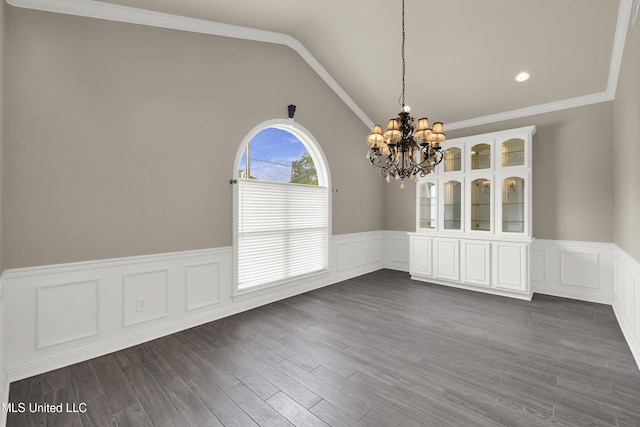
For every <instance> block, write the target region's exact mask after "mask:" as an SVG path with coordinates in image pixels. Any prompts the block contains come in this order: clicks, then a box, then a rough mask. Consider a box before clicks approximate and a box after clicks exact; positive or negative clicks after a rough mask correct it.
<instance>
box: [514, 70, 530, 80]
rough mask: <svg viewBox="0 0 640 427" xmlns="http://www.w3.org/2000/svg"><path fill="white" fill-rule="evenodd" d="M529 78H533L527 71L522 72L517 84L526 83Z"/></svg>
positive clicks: (517, 77)
mask: <svg viewBox="0 0 640 427" xmlns="http://www.w3.org/2000/svg"><path fill="white" fill-rule="evenodd" d="M529 77H531V76H530V75H529V73H527V72H526V71H523V72H521V73H520V74H518V75H517V76H516V81H517V82H524V81H527V80H529Z"/></svg>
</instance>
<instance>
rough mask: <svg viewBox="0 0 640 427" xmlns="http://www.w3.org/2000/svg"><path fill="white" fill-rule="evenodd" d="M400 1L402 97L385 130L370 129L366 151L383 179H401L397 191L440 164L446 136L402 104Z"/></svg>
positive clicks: (403, 35) (442, 127)
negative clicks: (396, 112) (406, 181)
mask: <svg viewBox="0 0 640 427" xmlns="http://www.w3.org/2000/svg"><path fill="white" fill-rule="evenodd" d="M404 42H405V31H404V0H402V95H401V97H400V99H401V104H402V110H401V111H400V113H399V114H398V117H397V118H392V119H389V122H388V124H387V130H386V131H384V132H383V131H382V127H381V126H380V125H375V126H373V129H372V130H371V133H370V134H369V137H368V138H367V142H368V143H369V151H368V152H367V158H368V159H369V162H370V163H371V166H373V167H374V168H375V169H377V170H378V171H379V172H380V175H381V176H382V177H383V178H385V179H386V180H387V182H390V181H391V178H395V179H397V180H401V181H402V182H401V184H400V188H404V180H405V178H408V179H415V180H416V181H418V180H419V179H420V177H423V176H425V175H427V174H429V173H431V172H432V171H433V169H434V168H435V167H436V165H437V164H439V163H440V162H441V161H442V152H441V151H440V149H441V147H440V144H442V143H444V141H445V139H446V137H445V134H444V126H443V124H442V122H435V123H434V124H433V128H431V127H429V121H428V120H427V118H426V117H424V118H421V119H418V122H417V125H416V126H415V127H414V123H415V119H414V118H413V117H411V115H410V111H411V108H410V107H409V106H408V105H406V104H405V99H404V92H405V58H404Z"/></svg>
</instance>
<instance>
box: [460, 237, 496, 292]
mask: <svg viewBox="0 0 640 427" xmlns="http://www.w3.org/2000/svg"><path fill="white" fill-rule="evenodd" d="M461 251H462V254H461V261H462V281H463V282H464V283H470V284H472V285H480V286H491V243H489V242H475V241H464V240H463V241H462V248H461Z"/></svg>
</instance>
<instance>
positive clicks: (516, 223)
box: [502, 176, 525, 233]
mask: <svg viewBox="0 0 640 427" xmlns="http://www.w3.org/2000/svg"><path fill="white" fill-rule="evenodd" d="M524 203H525V198H524V179H523V178H520V177H517V176H514V177H509V178H506V179H504V180H503V181H502V231H503V232H507V233H524V220H525V216H524V212H525V210H524V208H525V206H524Z"/></svg>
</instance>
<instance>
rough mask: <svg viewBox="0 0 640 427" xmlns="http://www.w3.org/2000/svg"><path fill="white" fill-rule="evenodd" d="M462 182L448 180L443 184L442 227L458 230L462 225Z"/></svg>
mask: <svg viewBox="0 0 640 427" xmlns="http://www.w3.org/2000/svg"><path fill="white" fill-rule="evenodd" d="M461 208H462V184H460V182H459V181H449V182H446V183H445V184H444V229H445V230H460V229H461V226H462V222H461V217H462V209H461Z"/></svg>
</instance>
